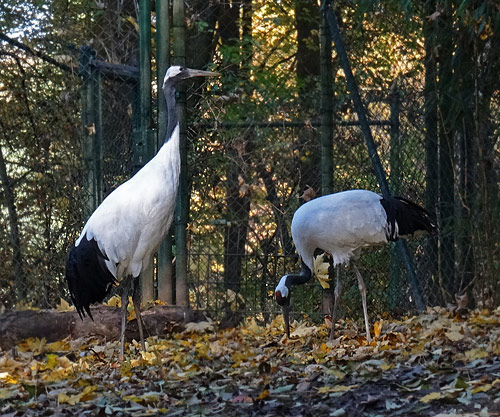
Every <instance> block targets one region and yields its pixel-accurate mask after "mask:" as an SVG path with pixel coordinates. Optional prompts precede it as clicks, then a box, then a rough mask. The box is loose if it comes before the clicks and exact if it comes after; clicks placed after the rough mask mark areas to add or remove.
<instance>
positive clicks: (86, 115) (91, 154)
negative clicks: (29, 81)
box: [78, 45, 99, 220]
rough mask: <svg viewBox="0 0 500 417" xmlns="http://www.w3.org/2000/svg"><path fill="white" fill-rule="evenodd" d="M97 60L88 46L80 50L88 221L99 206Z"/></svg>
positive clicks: (85, 214) (86, 216)
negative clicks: (96, 157)
mask: <svg viewBox="0 0 500 417" xmlns="http://www.w3.org/2000/svg"><path fill="white" fill-rule="evenodd" d="M94 58H95V51H94V50H93V49H92V48H91V47H90V46H87V45H84V46H82V47H81V48H80V67H79V70H78V73H79V75H80V76H81V77H82V79H83V86H82V91H81V96H82V127H83V150H82V151H83V169H84V172H85V184H84V189H85V210H84V213H83V215H84V219H82V220H86V219H87V218H88V217H89V216H90V215H91V214H92V212H93V211H94V210H95V208H96V207H97V205H98V204H99V196H98V189H97V177H98V175H97V166H96V159H95V133H96V118H95V100H94V97H95V95H96V82H95V75H96V74H95V73H93V71H92V66H91V61H92V60H93V59H94Z"/></svg>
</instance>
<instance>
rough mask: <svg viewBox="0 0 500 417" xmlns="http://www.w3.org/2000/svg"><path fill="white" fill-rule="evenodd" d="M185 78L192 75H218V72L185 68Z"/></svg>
mask: <svg viewBox="0 0 500 417" xmlns="http://www.w3.org/2000/svg"><path fill="white" fill-rule="evenodd" d="M186 72H187V74H186V78H192V77H215V76H217V75H220V74H219V73H218V72H212V71H203V70H197V69H191V68H189V69H187V70H186Z"/></svg>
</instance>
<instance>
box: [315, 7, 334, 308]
mask: <svg viewBox="0 0 500 417" xmlns="http://www.w3.org/2000/svg"><path fill="white" fill-rule="evenodd" d="M320 83H321V105H320V110H319V112H320V117H321V195H326V194H331V193H333V74H332V40H331V38H330V36H328V26H327V22H326V19H325V17H324V16H321V23H320ZM330 280H331V285H330V289H328V290H324V291H323V292H322V294H323V295H322V300H323V302H322V305H323V312H324V313H327V314H331V313H332V312H331V311H330V310H331V306H333V297H334V295H333V288H335V282H334V281H335V279H334V276H333V275H330Z"/></svg>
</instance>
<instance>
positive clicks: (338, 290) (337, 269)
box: [330, 264, 342, 340]
mask: <svg viewBox="0 0 500 417" xmlns="http://www.w3.org/2000/svg"><path fill="white" fill-rule="evenodd" d="M341 270H342V265H340V264H338V265H335V276H336V279H337V281H336V283H335V291H334V293H333V296H334V299H333V311H332V328H331V330H330V340H333V335H334V333H335V323H336V321H337V311H338V308H339V301H340V294H341V292H342V283H341V282H340V272H341Z"/></svg>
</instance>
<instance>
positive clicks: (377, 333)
mask: <svg viewBox="0 0 500 417" xmlns="http://www.w3.org/2000/svg"><path fill="white" fill-rule="evenodd" d="M383 326H384V320H379V321H376V322H375V323H373V333H374V335H375V337H376V338H379V337H380V334H381V333H382V327H383Z"/></svg>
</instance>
